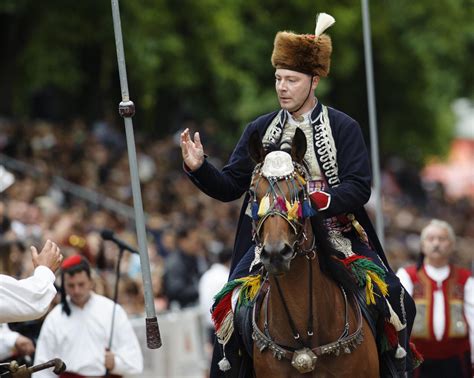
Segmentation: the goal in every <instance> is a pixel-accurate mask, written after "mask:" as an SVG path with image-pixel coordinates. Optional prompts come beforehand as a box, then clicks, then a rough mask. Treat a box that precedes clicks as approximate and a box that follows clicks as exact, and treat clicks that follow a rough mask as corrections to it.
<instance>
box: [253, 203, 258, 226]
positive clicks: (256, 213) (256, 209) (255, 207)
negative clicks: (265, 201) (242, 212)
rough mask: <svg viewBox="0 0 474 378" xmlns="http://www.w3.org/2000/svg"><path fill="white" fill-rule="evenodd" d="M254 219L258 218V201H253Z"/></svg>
mask: <svg viewBox="0 0 474 378" xmlns="http://www.w3.org/2000/svg"><path fill="white" fill-rule="evenodd" d="M252 219H253V220H254V221H257V220H258V203H257V202H256V201H254V202H252Z"/></svg>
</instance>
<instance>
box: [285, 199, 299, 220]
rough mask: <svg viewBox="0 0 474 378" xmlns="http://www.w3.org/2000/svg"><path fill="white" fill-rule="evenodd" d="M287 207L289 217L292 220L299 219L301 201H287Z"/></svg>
mask: <svg viewBox="0 0 474 378" xmlns="http://www.w3.org/2000/svg"><path fill="white" fill-rule="evenodd" d="M286 207H287V208H288V219H289V220H290V221H292V220H295V219H298V212H299V208H300V206H299V202H298V201H296V202H294V203H293V205H290V203H288V201H287V204H286Z"/></svg>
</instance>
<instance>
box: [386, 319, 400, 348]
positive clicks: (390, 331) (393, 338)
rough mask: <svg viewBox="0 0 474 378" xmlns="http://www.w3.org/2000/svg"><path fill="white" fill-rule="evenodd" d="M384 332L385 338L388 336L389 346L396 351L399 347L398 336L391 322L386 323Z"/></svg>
mask: <svg viewBox="0 0 474 378" xmlns="http://www.w3.org/2000/svg"><path fill="white" fill-rule="evenodd" d="M383 331H384V334H385V336H387V341H388V345H389V346H390V349H394V348H395V347H396V346H397V345H398V334H397V330H396V329H395V327H394V326H393V324H391V323H390V322H387V321H384V324H383Z"/></svg>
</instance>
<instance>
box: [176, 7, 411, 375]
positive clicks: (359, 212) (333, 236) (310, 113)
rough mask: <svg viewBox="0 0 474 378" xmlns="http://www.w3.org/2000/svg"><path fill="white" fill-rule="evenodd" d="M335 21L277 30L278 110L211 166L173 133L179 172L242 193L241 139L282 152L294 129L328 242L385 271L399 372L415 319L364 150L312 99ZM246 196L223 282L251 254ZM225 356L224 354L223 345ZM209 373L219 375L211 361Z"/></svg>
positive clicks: (186, 138) (343, 120)
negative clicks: (303, 146)
mask: <svg viewBox="0 0 474 378" xmlns="http://www.w3.org/2000/svg"><path fill="white" fill-rule="evenodd" d="M334 22H335V20H334V18H332V17H331V16H329V15H327V14H321V15H319V17H318V21H317V23H316V30H315V34H314V35H308V34H295V33H292V32H286V31H284V32H278V33H277V35H276V37H275V41H274V49H273V53H272V57H271V62H272V65H273V67H274V68H275V89H276V93H277V96H278V100H279V103H280V106H281V109H279V110H276V111H274V112H272V113H269V114H265V115H262V116H260V117H258V118H257V119H255V120H254V121H252V122H251V123H250V124H248V125H247V127H246V129H245V131H244V133H243V134H242V136H241V138H240V140H239V142H238V144H237V146H236V147H235V149H234V151H233V153H232V156H231V157H230V160H229V162H228V164H227V165H226V166H225V167H224V168H223V169H222V170H221V171H219V170H218V169H216V168H215V167H214V166H213V165H212V164H211V163H210V162H209V161H208V160H207V159H206V158H205V155H204V149H203V145H202V143H201V140H200V136H199V133H198V132H196V133H195V134H194V139H192V138H191V137H190V134H189V130H188V129H186V130H184V132H183V133H182V134H181V149H182V154H183V160H184V165H185V170H186V172H187V174H188V176H189V177H190V179H191V180H192V181H193V183H194V184H195V185H196V186H197V187H198V188H200V189H201V190H202V191H203V192H204V193H206V194H208V195H209V196H211V197H213V198H216V199H218V200H221V201H232V200H236V199H238V198H240V197H241V196H242V194H244V193H245V192H246V191H248V189H249V186H250V180H251V176H252V171H253V168H254V166H255V163H254V162H253V161H252V159H251V157H250V155H249V152H248V148H247V145H248V141H249V139H250V136H251V135H252V134H253V132H254V131H257V132H258V133H259V136H260V137H261V139H262V143H263V146H264V147H265V149H266V150H267V151H272V150H288V149H289V148H291V142H292V140H293V136H294V135H295V131H296V129H298V128H299V129H301V130H302V131H303V132H304V134H305V136H306V139H307V151H306V154H305V157H304V163H305V165H306V166H307V168H308V171H309V173H310V180H309V190H310V193H311V195H310V197H311V200H312V202H313V205H314V207H315V208H317V209H318V210H319V211H320V214H321V215H322V216H323V217H324V218H325V225H326V227H327V229H328V231H329V235H330V240H331V242H332V244H333V245H334V246H336V248H337V249H338V250H339V251H341V252H342V253H344V255H345V256H346V257H350V256H353V255H354V253H355V254H356V255H362V256H366V257H369V258H371V259H372V260H373V262H374V263H376V264H377V265H379V266H380V267H382V268H383V269H384V270H385V271H386V276H385V280H386V283H387V284H388V287H389V296H388V299H389V301H390V304H391V307H392V308H393V310H395V312H396V314H397V316H398V318H399V320H400V322H401V323H402V324H403V329H402V330H400V332H399V334H398V336H399V344H400V348H399V349H398V350H397V352H398V353H397V355H398V357H399V358H398V361H397V366H398V370H399V371H400V374H403V373H402V372H403V371H405V370H409V369H410V368H411V366H410V362H408V365H406V364H405V356H406V351H407V350H408V340H409V334H410V332H411V326H412V324H413V319H414V316H415V307H414V303H413V300H412V299H411V297H410V296H409V295H408V294H407V293H406V292H405V290H404V289H403V287H402V286H401V284H400V281H399V280H398V278H397V277H396V275H395V274H394V272H393V271H392V270H391V268H390V267H389V264H388V262H387V259H386V257H385V254H384V252H383V248H382V246H381V244H380V242H379V240H378V238H377V235H376V233H375V230H374V228H373V226H372V224H371V222H370V219H369V217H368V215H367V213H366V211H365V209H364V204H365V203H367V201H368V200H369V198H370V192H371V174H370V164H369V157H368V153H367V149H366V146H365V143H364V140H363V136H362V133H361V130H360V126H359V124H358V123H357V122H356V121H355V120H354V119H352V118H351V117H349V116H348V115H346V114H344V113H342V112H341V111H338V110H336V109H333V108H330V107H327V106H325V105H323V104H321V103H320V102H319V101H318V99H317V98H316V97H315V96H314V91H315V90H316V88H317V86H318V84H319V80H320V78H321V77H326V76H327V75H328V73H329V68H330V57H331V52H332V43H331V39H330V37H329V36H328V35H326V34H323V32H324V31H325V30H326V29H327V28H328V27H329V26H331V25H332V24H333V23H334ZM248 207H249V195H248V194H247V195H246V197H245V200H244V204H243V208H242V211H241V215H240V219H239V223H238V229H237V235H236V241H235V245H234V252H233V260H232V266H231V275H230V280H231V279H235V278H238V277H243V276H246V275H248V274H249V267H250V266H251V264H252V262H253V260H254V259H255V245H254V241H253V240H252V219H251V217H249V216H248V213H249V212H248V211H247V210H248ZM226 353H229V351H228V349H226ZM211 374H212V376H220V375H222V376H223V374H222V373H221V372H219V370H217V368H216V367H215V366H213V368H212V370H211Z"/></svg>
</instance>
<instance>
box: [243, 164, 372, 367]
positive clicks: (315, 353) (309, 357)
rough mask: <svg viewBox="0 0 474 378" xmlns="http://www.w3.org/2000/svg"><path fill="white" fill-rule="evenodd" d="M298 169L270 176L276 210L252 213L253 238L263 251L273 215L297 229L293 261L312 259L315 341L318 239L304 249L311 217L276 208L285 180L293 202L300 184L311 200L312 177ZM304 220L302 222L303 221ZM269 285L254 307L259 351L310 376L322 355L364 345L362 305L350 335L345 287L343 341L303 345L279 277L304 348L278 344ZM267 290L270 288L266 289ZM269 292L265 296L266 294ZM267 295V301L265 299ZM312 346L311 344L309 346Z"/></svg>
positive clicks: (296, 336) (252, 194) (257, 172)
mask: <svg viewBox="0 0 474 378" xmlns="http://www.w3.org/2000/svg"><path fill="white" fill-rule="evenodd" d="M293 164H294V166H295V169H294V170H293V172H292V173H291V174H290V175H288V176H282V177H266V179H267V180H268V182H269V184H270V186H269V189H268V190H267V193H266V195H269V194H270V192H272V194H273V196H274V198H273V203H272V207H271V208H269V209H268V210H267V211H266V212H265V213H264V214H263V216H261V217H256V216H255V209H253V211H252V214H253V216H252V218H253V222H252V225H253V239H254V241H255V242H256V244H257V247H259V248H260V249H261V246H262V241H261V240H260V229H261V227H262V225H263V223H264V222H265V220H266V219H267V218H268V217H270V216H275V215H276V216H279V217H281V218H283V219H284V220H285V221H287V222H288V224H289V225H290V226H291V229H292V230H293V232H294V234H295V236H296V238H295V241H294V243H293V245H292V246H291V247H292V249H293V255H292V257H291V259H294V258H295V257H296V256H297V255H302V256H305V257H306V258H307V259H308V260H309V272H310V276H309V287H310V290H309V308H310V310H309V316H308V329H307V334H308V336H309V338H310V340H311V336H313V329H312V323H313V314H312V307H313V306H312V262H311V260H312V259H314V258H315V257H316V248H315V238H314V237H313V240H312V242H311V246H310V248H304V247H303V246H304V244H305V242H306V241H307V240H306V239H307V238H306V233H305V227H306V225H307V224H308V223H309V222H308V218H305V217H304V216H303V217H299V216H298V217H296V218H293V219H290V217H289V215H288V211H287V212H285V211H282V210H281V208H280V209H278V208H277V206H276V203H277V201H276V200H277V191H276V190H275V186H278V182H279V181H281V180H283V179H284V180H285V182H287V185H288V188H290V200H293V201H298V200H299V199H300V198H299V197H300V196H299V190H297V191H296V193H295V192H294V191H292V190H291V187H293V188H299V187H298V186H297V185H295V182H296V181H299V182H300V184H301V187H302V189H303V198H302V200H303V201H309V198H308V196H307V193H308V188H307V184H306V178H307V177H308V174H307V171H306V170H305V169H304V167H303V166H302V165H300V164H298V163H295V162H293ZM260 168H261V164H260V165H257V166H256V167H255V170H254V173H253V174H252V184H254V182H255V177H256V176H257V175H259V177H258V180H257V181H256V182H255V184H254V185H255V187H254V188H253V191H252V187H251V189H250V191H249V192H250V199H251V203H252V204H253V206H254V207H255V206H257V205H258V203H257V199H256V190H257V188H258V183H259V180H260V179H261V178H262V177H263V176H262V173H261V171H260ZM280 193H283V191H282V190H281V188H280ZM300 220H301V221H300ZM266 282H268V276H267V278H266V279H265V282H264V283H263V284H262V285H261V287H260V293H259V294H258V296H257V300H256V301H255V305H254V308H253V312H252V328H253V332H252V339H253V340H254V341H255V343H256V346H257V348H259V350H260V352H263V351H264V350H265V349H266V348H268V349H270V350H271V351H272V352H273V356H274V357H275V358H277V359H278V360H281V359H282V358H286V359H288V360H290V361H291V364H292V365H293V367H295V368H296V369H297V370H298V371H299V372H300V373H308V372H311V371H313V370H314V368H315V366H316V361H317V359H318V357H319V356H322V355H326V354H334V355H336V356H339V354H340V353H341V351H343V352H344V353H351V352H352V351H353V350H354V349H355V348H357V346H358V345H359V344H361V343H362V341H363V338H364V336H363V330H362V324H363V323H362V313H361V309H360V305H359V304H358V302H357V300H355V298H354V300H353V302H354V303H355V304H356V314H357V329H356V330H355V332H353V333H352V334H350V335H349V305H348V300H347V294H346V292H345V290H344V288H343V287H342V286H340V288H341V291H342V294H343V297H344V308H345V312H344V313H345V315H344V319H345V321H344V329H343V331H342V334H341V335H340V336H339V338H338V339H337V340H336V341H334V342H332V343H329V344H326V345H322V346H318V347H316V348H311V345H308V344H305V343H303V342H302V340H301V338H300V335H299V333H298V332H297V330H296V326H295V324H294V321H293V319H292V317H291V315H290V312H289V310H288V307H287V305H286V302H285V300H284V298H283V293H282V291H281V288H280V285H279V282H278V278H277V277H275V282H276V286H277V290H278V293H279V295H280V298H281V300H282V303H283V307H284V309H285V312H286V315H287V318H288V321H289V323H290V327H291V329H292V332H293V337H294V339H295V340H296V341H297V342H298V343H299V344H300V345H301V347H302V348H301V349H298V350H295V349H293V350H291V349H289V348H288V347H284V346H282V345H279V344H277V343H276V342H275V341H274V340H273V338H272V337H271V335H270V330H269V326H268V298H269V293H270V286H269V284H265V283H266ZM264 288H266V289H264ZM264 290H266V291H265V293H264V294H263V291H264ZM262 295H263V298H262ZM260 298H261V301H262V302H263V306H264V314H265V319H264V331H263V332H262V331H261V330H260V329H259V328H258V325H257V316H256V314H257V313H258V311H259V309H260V307H259V306H258V304H259V299H260ZM309 344H310V343H309Z"/></svg>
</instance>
